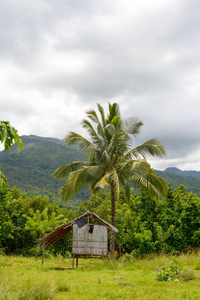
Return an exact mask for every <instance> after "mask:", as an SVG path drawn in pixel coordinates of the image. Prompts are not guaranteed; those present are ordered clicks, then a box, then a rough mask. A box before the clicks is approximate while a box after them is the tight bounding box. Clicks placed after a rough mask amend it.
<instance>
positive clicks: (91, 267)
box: [0, 253, 200, 300]
mask: <svg viewBox="0 0 200 300" xmlns="http://www.w3.org/2000/svg"><path fill="white" fill-rule="evenodd" d="M173 259H174V258H173V257H170V256H155V257H152V256H151V257H147V258H146V259H142V260H136V259H126V258H122V259H119V260H114V261H111V260H109V259H108V260H106V259H104V260H102V259H97V258H94V259H79V268H78V269H72V268H71V267H72V261H71V259H58V258H47V259H45V261H44V264H43V266H41V260H39V259H38V260H36V259H35V258H25V257H17V256H0V300H11V299H12V300H25V299H27V300H28V299H29V300H47V299H49V300H51V299H52V300H62V299H65V300H66V299H73V300H76V299H87V300H88V299H89V300H90V299H137V300H139V299H142V300H153V299H162V300H163V299H166V300H167V299H170V300H173V299H174V300H178V299H187V300H189V299H191V300H194V299H199V290H200V253H199V254H191V255H181V256H178V257H176V258H175V260H176V266H178V268H179V269H178V270H182V271H181V272H179V274H178V273H177V274H176V276H174V278H173V280H172V281H160V280H158V274H159V272H161V270H168V271H170V270H171V271H173V270H176V271H177V269H176V268H175V265H173V264H172V263H171V264H170V262H172V260H173ZM171 265H173V268H174V269H173V268H172V266H171ZM169 266H171V269H170V267H169ZM163 267H165V268H163ZM167 268H168V269H167ZM184 272H185V273H184ZM181 274H182V275H181ZM178 276H179V277H178ZM181 276H182V277H181ZM184 276H185V277H184Z"/></svg>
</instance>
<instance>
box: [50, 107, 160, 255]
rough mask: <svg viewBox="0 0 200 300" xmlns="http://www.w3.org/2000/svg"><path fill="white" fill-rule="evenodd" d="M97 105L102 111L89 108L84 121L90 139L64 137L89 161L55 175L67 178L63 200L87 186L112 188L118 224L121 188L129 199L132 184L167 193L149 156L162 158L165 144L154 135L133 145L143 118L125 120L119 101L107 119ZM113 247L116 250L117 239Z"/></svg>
mask: <svg viewBox="0 0 200 300" xmlns="http://www.w3.org/2000/svg"><path fill="white" fill-rule="evenodd" d="M97 106H98V111H99V114H97V113H96V112H95V111H94V110H91V111H88V112H87V117H88V119H87V120H83V122H82V124H83V128H85V129H86V130H87V132H88V134H89V137H90V139H86V138H84V137H83V136H81V135H79V134H77V133H75V132H69V134H68V135H67V136H66V138H65V139H64V140H65V141H66V142H67V144H68V145H76V146H78V147H79V148H80V149H82V150H83V151H84V152H85V153H86V155H87V156H88V161H75V162H72V163H70V164H67V165H63V166H61V167H59V168H58V169H57V170H56V171H55V172H54V174H53V175H54V176H55V177H56V178H58V179H62V178H65V177H67V181H66V183H65V184H64V186H63V187H62V188H61V197H62V199H63V200H68V199H69V198H70V197H71V196H72V195H74V194H76V193H77V192H78V190H79V189H80V188H82V187H84V186H86V185H89V186H90V188H91V191H92V192H95V191H96V190H98V189H99V188H109V189H110V191H111V206H112V225H114V226H115V200H117V199H118V197H119V190H120V187H123V188H124V190H125V193H126V196H127V198H128V199H129V198H130V187H129V184H130V183H134V184H135V185H136V186H139V187H144V188H146V189H147V190H148V191H149V192H150V193H152V195H154V196H156V197H158V196H159V194H164V192H165V189H166V184H165V182H164V180H163V179H162V178H161V177H159V176H156V175H155V174H154V173H153V171H152V169H151V166H150V164H149V163H148V162H147V161H146V156H147V155H150V156H158V157H163V156H165V155H166V151H165V148H164V146H163V144H162V143H161V142H160V141H159V140H158V139H155V138H154V139H151V140H148V141H147V142H145V143H143V144H142V145H140V146H138V147H135V148H132V137H131V135H134V136H135V137H136V136H137V135H138V134H139V132H140V128H141V126H142V125H143V123H142V121H141V120H140V119H138V118H131V119H129V120H128V121H124V120H123V119H122V118H121V115H120V111H119V106H118V104H117V103H113V104H109V113H108V116H107V118H106V117H105V113H104V109H103V107H102V106H101V105H100V104H97ZM98 115H99V116H98ZM99 117H100V118H99ZM91 121H92V122H91ZM113 240H114V238H113ZM111 248H113V250H114V241H113V242H112V246H111Z"/></svg>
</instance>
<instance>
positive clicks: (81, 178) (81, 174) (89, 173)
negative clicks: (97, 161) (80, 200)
mask: <svg viewBox="0 0 200 300" xmlns="http://www.w3.org/2000/svg"><path fill="white" fill-rule="evenodd" d="M98 170H99V168H98V166H88V167H82V168H81V169H79V170H76V171H73V172H71V173H70V174H69V177H68V179H67V181H66V183H65V184H64V186H63V187H62V188H61V189H60V194H61V197H62V199H63V200H65V201H67V200H69V198H70V197H71V196H73V195H75V194H76V193H77V192H78V191H79V190H80V189H81V188H82V187H84V186H86V185H90V183H91V182H92V181H93V180H94V174H96V175H98V176H99V172H98Z"/></svg>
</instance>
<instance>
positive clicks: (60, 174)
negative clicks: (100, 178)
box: [53, 161, 91, 179]
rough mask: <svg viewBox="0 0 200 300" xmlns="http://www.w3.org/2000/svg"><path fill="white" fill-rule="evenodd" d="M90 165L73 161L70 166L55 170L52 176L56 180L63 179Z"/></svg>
mask: <svg viewBox="0 0 200 300" xmlns="http://www.w3.org/2000/svg"><path fill="white" fill-rule="evenodd" d="M88 165H91V163H90V162H88V161H74V162H72V163H70V164H67V165H63V166H61V167H59V168H57V169H56V170H55V172H54V173H53V176H54V177H55V178H57V179H63V178H65V177H67V176H68V175H69V173H71V172H74V171H76V170H78V169H80V168H82V167H83V166H88Z"/></svg>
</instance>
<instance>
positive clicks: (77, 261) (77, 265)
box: [76, 256, 78, 268]
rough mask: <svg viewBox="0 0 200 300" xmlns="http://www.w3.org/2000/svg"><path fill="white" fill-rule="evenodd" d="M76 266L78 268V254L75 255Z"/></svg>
mask: <svg viewBox="0 0 200 300" xmlns="http://www.w3.org/2000/svg"><path fill="white" fill-rule="evenodd" d="M76 268H78V256H76Z"/></svg>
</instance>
